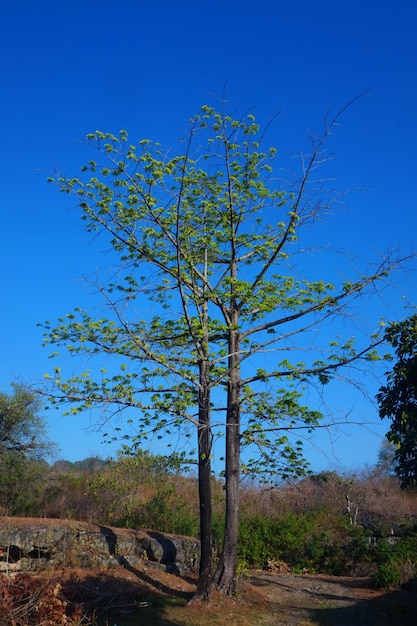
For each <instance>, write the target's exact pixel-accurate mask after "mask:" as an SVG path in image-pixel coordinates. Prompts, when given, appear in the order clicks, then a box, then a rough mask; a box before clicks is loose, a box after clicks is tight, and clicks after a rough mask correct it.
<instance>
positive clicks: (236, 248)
mask: <svg viewBox="0 0 417 626" xmlns="http://www.w3.org/2000/svg"><path fill="white" fill-rule="evenodd" d="M340 115H341V113H340V114H338V115H337V116H336V117H335V118H334V120H333V121H332V122H331V123H330V124H329V125H328V126H327V127H326V128H325V131H324V134H323V136H322V137H321V138H319V139H314V140H313V145H312V153H311V155H310V156H309V157H308V158H305V159H303V162H302V171H301V175H300V176H299V177H298V176H297V177H294V179H293V180H291V181H290V182H285V181H283V180H282V179H280V178H277V177H273V175H272V162H273V160H274V157H275V155H276V152H277V151H276V149H275V148H270V149H266V150H263V149H261V142H262V137H263V134H262V133H261V132H260V128H259V126H258V125H257V124H256V122H255V119H254V117H253V116H252V115H246V116H243V117H242V118H241V119H234V118H232V117H231V116H229V115H227V114H225V113H224V112H223V111H221V112H218V111H216V110H214V109H212V108H210V107H207V106H205V107H203V109H202V111H201V113H200V114H199V115H197V116H196V117H195V118H193V120H192V122H191V127H190V131H189V134H188V137H187V139H186V141H185V144H184V150H183V152H182V153H179V154H176V153H175V152H174V151H172V150H167V151H164V150H163V149H162V148H161V147H160V145H159V144H153V143H152V142H151V141H150V140H148V139H144V140H142V141H139V143H138V144H137V145H133V144H131V143H130V142H129V141H128V135H127V132H126V131H121V132H120V136H114V135H112V134H108V133H103V132H101V131H97V132H95V133H93V134H90V135H88V136H87V140H88V142H89V143H90V144H91V145H92V147H93V149H94V150H95V151H96V153H97V155H98V156H97V159H98V160H97V161H96V160H90V161H89V163H87V165H85V166H84V167H83V168H82V170H83V171H84V172H85V173H86V174H87V176H88V178H87V180H83V178H67V177H64V176H57V177H56V178H55V179H54V178H51V179H50V180H51V181H52V182H55V183H56V184H57V185H58V186H59V187H60V189H61V190H62V191H64V192H65V193H70V194H72V195H74V196H75V197H76V199H77V201H78V202H79V205H80V208H81V214H82V219H83V220H84V223H85V224H86V227H87V230H88V231H89V232H92V233H98V234H104V235H106V236H107V238H108V240H109V242H110V245H111V247H112V250H113V253H114V254H115V255H116V257H117V259H118V260H117V265H118V268H117V272H115V276H116V278H115V279H114V280H112V281H110V282H108V283H107V284H105V285H96V288H97V291H98V293H100V294H101V296H102V297H103V298H104V305H105V309H106V312H105V314H104V315H103V316H98V317H95V316H92V315H91V314H89V313H88V312H86V311H83V310H81V309H76V310H75V312H74V313H69V314H67V315H66V317H64V318H61V319H60V320H59V322H58V324H57V325H51V324H50V323H46V324H45V325H44V328H45V340H44V343H45V344H46V345H50V346H54V348H55V346H56V347H58V348H63V349H65V350H67V351H69V353H70V354H72V355H74V356H75V355H84V356H85V355H87V356H88V357H90V356H91V357H99V358H100V361H99V364H98V368H100V371H97V372H95V371H94V370H89V371H85V372H81V373H80V374H77V375H76V376H74V377H71V378H66V377H65V376H64V375H63V373H62V372H61V370H60V368H59V367H56V368H55V374H50V375H49V379H50V381H51V383H52V385H53V386H52V388H51V389H50V397H51V400H52V401H53V402H55V403H56V404H58V405H59V404H60V403H71V405H72V406H71V408H70V410H69V412H70V413H74V412H77V411H82V410H89V409H91V408H92V407H103V408H104V409H105V410H106V411H108V412H110V414H117V413H119V412H120V411H121V410H123V409H126V408H127V409H137V413H136V414H137V420H136V419H134V418H133V417H132V413H130V416H129V420H130V422H133V421H134V422H135V423H136V424H137V425H138V431H139V432H138V441H139V442H140V441H142V440H143V439H145V438H146V437H150V436H152V435H155V436H156V437H158V438H162V437H163V435H164V434H167V435H168V436H169V437H170V438H171V440H172V438H173V436H174V433H175V432H177V433H178V435H180V436H183V441H184V440H187V438H188V437H190V435H191V434H192V433H190V430H189V428H188V427H191V428H192V429H194V433H195V434H196V439H197V463H198V476H199V494H200V529H201V532H200V535H201V559H200V563H201V565H200V578H199V585H198V592H197V593H198V595H199V596H203V597H206V596H207V595H208V592H209V588H210V581H211V572H212V561H211V559H212V547H211V517H212V514H211V511H212V502H211V459H212V456H213V454H214V452H215V448H214V447H213V441H214V440H215V439H216V437H217V435H218V433H219V431H220V432H221V433H223V434H224V436H225V448H224V462H225V471H224V479H225V493H226V505H225V506H226V523H225V529H224V543H223V550H222V553H221V556H220V559H219V561H218V564H217V569H216V572H215V575H214V578H213V579H212V583H213V584H214V585H215V586H217V587H218V588H219V589H221V590H222V591H223V592H224V593H228V594H230V593H233V592H234V591H235V588H236V578H237V574H236V572H237V539H238V518H239V485H240V479H241V476H242V474H245V475H247V474H251V475H252V474H253V473H255V472H261V475H263V477H264V478H269V477H271V476H272V477H274V476H276V475H280V476H283V477H288V476H299V475H302V474H304V473H305V472H306V470H307V467H308V464H307V463H306V461H305V460H304V457H303V451H302V443H301V439H300V435H296V434H295V433H297V430H298V429H301V432H310V431H311V430H312V429H313V428H314V427H316V426H317V425H318V424H319V423H320V418H321V417H322V416H321V414H320V413H319V412H318V411H316V410H314V409H311V408H310V407H309V406H307V403H306V401H305V398H304V394H305V391H306V389H307V388H308V387H310V388H314V387H315V386H318V387H319V389H320V391H321V389H322V385H324V384H325V383H327V382H329V380H330V379H331V378H332V377H333V376H335V375H337V373H338V371H339V370H340V368H342V367H343V368H347V367H348V366H349V365H350V364H352V363H355V366H356V367H357V368H360V365H361V363H362V364H363V365H364V367H369V361H371V360H373V359H375V358H376V353H375V347H376V346H377V345H378V344H379V343H380V337H379V336H377V335H375V336H370V335H369V334H368V335H366V334H365V335H362V336H361V339H360V342H359V343H360V345H356V344H355V342H354V341H353V339H352V336H353V335H352V333H353V332H356V331H354V329H353V327H352V328H351V329H350V330H349V332H348V335H347V336H345V337H344V339H341V336H340V332H339V331H341V332H346V328H347V326H349V317H348V314H347V306H348V304H349V303H351V302H352V301H353V300H355V299H357V298H358V296H360V295H361V294H363V293H365V292H366V291H367V288H372V285H373V284H374V283H375V282H377V281H379V280H380V279H382V278H384V277H385V276H386V275H387V273H388V272H389V270H390V269H391V268H392V267H393V266H394V265H395V263H396V260H394V259H392V258H391V257H390V256H389V255H388V256H387V257H386V258H384V259H383V260H382V261H381V262H380V263H378V265H377V266H376V267H374V268H373V269H372V271H369V272H366V271H361V272H359V273H358V274H355V275H352V276H351V277H350V278H351V279H350V280H345V279H343V280H341V279H340V278H337V279H336V280H337V283H336V284H335V283H334V282H333V281H332V280H325V275H326V270H329V271H331V267H332V266H331V264H330V263H327V264H326V263H324V262H323V261H322V267H321V270H320V271H319V275H318V276H315V277H314V276H313V277H312V274H314V272H313V269H312V265H311V261H312V255H313V250H312V248H310V247H309V246H306V245H305V243H304V235H302V237H303V243H301V240H300V237H301V234H302V233H304V231H306V236H308V228H309V227H310V226H311V225H312V224H314V223H315V222H316V221H317V220H318V219H319V218H320V217H321V216H322V214H323V211H325V210H326V209H327V207H328V202H327V201H326V200H324V199H323V197H324V196H325V194H326V191H325V189H324V184H323V183H322V182H320V181H318V180H317V178H316V177H315V174H313V173H314V172H315V170H316V168H317V166H318V164H319V162H320V160H321V159H322V151H323V145H324V142H325V140H326V138H327V137H328V136H329V134H330V133H331V132H332V130H333V129H334V128H335V126H336V125H337V123H338V121H339V118H340ZM114 258H115V257H113V259H114ZM303 258H304V259H305V265H304V273H303V269H302V264H301V260H302V259H303ZM331 275H332V278H334V277H335V273H334V272H333V271H331ZM339 318H343V325H342V324H341V325H340V327H339V328H338V330H337V331H335V334H337V335H338V336H337V337H331V334H332V330H333V329H335V326H333V328H331V327H330V325H328V323H329V322H331V321H334V323H335V324H336V326H337V320H338V319H339ZM325 329H327V330H325ZM313 333H314V335H313ZM313 336H314V339H313ZM307 348H308V349H307ZM57 354H58V352H54V355H55V356H57ZM108 355H111V356H112V359H113V360H112V362H111V364H110V366H109V370H108V369H105V368H104V366H103V360H104V358H106V357H107V356H108ZM187 426H188V427H187ZM299 432H300V431H299ZM243 449H245V463H242V457H241V453H242V450H243Z"/></svg>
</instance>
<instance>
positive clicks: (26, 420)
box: [0, 385, 54, 515]
mask: <svg viewBox="0 0 417 626" xmlns="http://www.w3.org/2000/svg"><path fill="white" fill-rule="evenodd" d="M12 387H13V393H12V394H7V393H4V392H0V510H1V511H2V512H3V514H4V515H22V514H30V513H31V511H32V510H33V507H34V506H35V504H36V499H37V497H38V495H39V492H40V488H41V485H42V481H43V479H44V476H45V465H46V463H45V461H43V457H45V456H47V455H50V454H52V452H53V450H54V446H53V444H52V443H51V442H49V441H48V439H47V435H46V427H45V421H44V419H43V418H42V417H41V416H40V415H39V411H40V409H41V402H40V398H39V396H37V395H36V394H35V393H33V392H32V391H30V390H28V389H26V388H25V387H24V386H22V385H12Z"/></svg>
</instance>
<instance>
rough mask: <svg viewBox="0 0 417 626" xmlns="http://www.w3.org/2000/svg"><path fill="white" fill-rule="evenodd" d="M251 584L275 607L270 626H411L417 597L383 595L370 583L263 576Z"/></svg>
mask: <svg viewBox="0 0 417 626" xmlns="http://www.w3.org/2000/svg"><path fill="white" fill-rule="evenodd" d="M249 580H250V582H251V584H252V585H253V586H254V587H255V588H257V589H259V590H262V592H263V593H264V594H265V595H266V597H267V598H268V599H269V601H270V603H271V610H272V615H273V620H274V621H273V622H271V625H270V626H275V625H278V624H279V626H411V625H413V626H414V625H415V624H416V623H417V594H416V593H413V592H411V591H406V590H399V591H391V592H390V591H387V590H377V589H375V588H373V587H372V584H371V582H370V580H368V579H366V578H351V577H334V576H324V575H295V574H270V573H267V572H262V573H261V572H257V573H254V574H252V575H251V576H250V577H249Z"/></svg>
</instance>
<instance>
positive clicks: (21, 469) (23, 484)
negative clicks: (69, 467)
mask: <svg viewBox="0 0 417 626" xmlns="http://www.w3.org/2000/svg"><path fill="white" fill-rule="evenodd" d="M47 470H48V466H47V464H46V463H45V461H42V460H39V459H33V458H30V457H26V456H24V455H23V454H22V453H21V452H18V451H16V450H10V451H8V452H5V453H3V454H0V515H11V516H13V515H26V516H31V515H37V514H38V511H39V508H40V503H41V500H42V496H43V490H44V484H45V474H46V473H47Z"/></svg>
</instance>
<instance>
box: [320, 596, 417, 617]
mask: <svg viewBox="0 0 417 626" xmlns="http://www.w3.org/2000/svg"><path fill="white" fill-rule="evenodd" d="M334 599H335V598H333V600H334ZM339 599H340V598H339ZM326 601H328V602H329V604H330V605H331V602H332V597H331V596H329V597H328V598H326V599H325V600H324V603H323V606H321V607H319V608H314V609H312V610H311V617H312V620H313V621H314V623H316V624H320V626H333V625H334V624H337V625H338V626H352V624H355V625H357V626H399V625H401V626H415V624H416V616H417V595H416V594H415V593H413V592H411V591H406V590H403V589H400V590H397V591H387V592H386V593H382V594H380V595H378V596H376V597H374V598H370V599H362V598H358V599H357V601H356V602H355V603H352V604H350V605H349V606H342V607H331V606H325V603H326Z"/></svg>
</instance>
